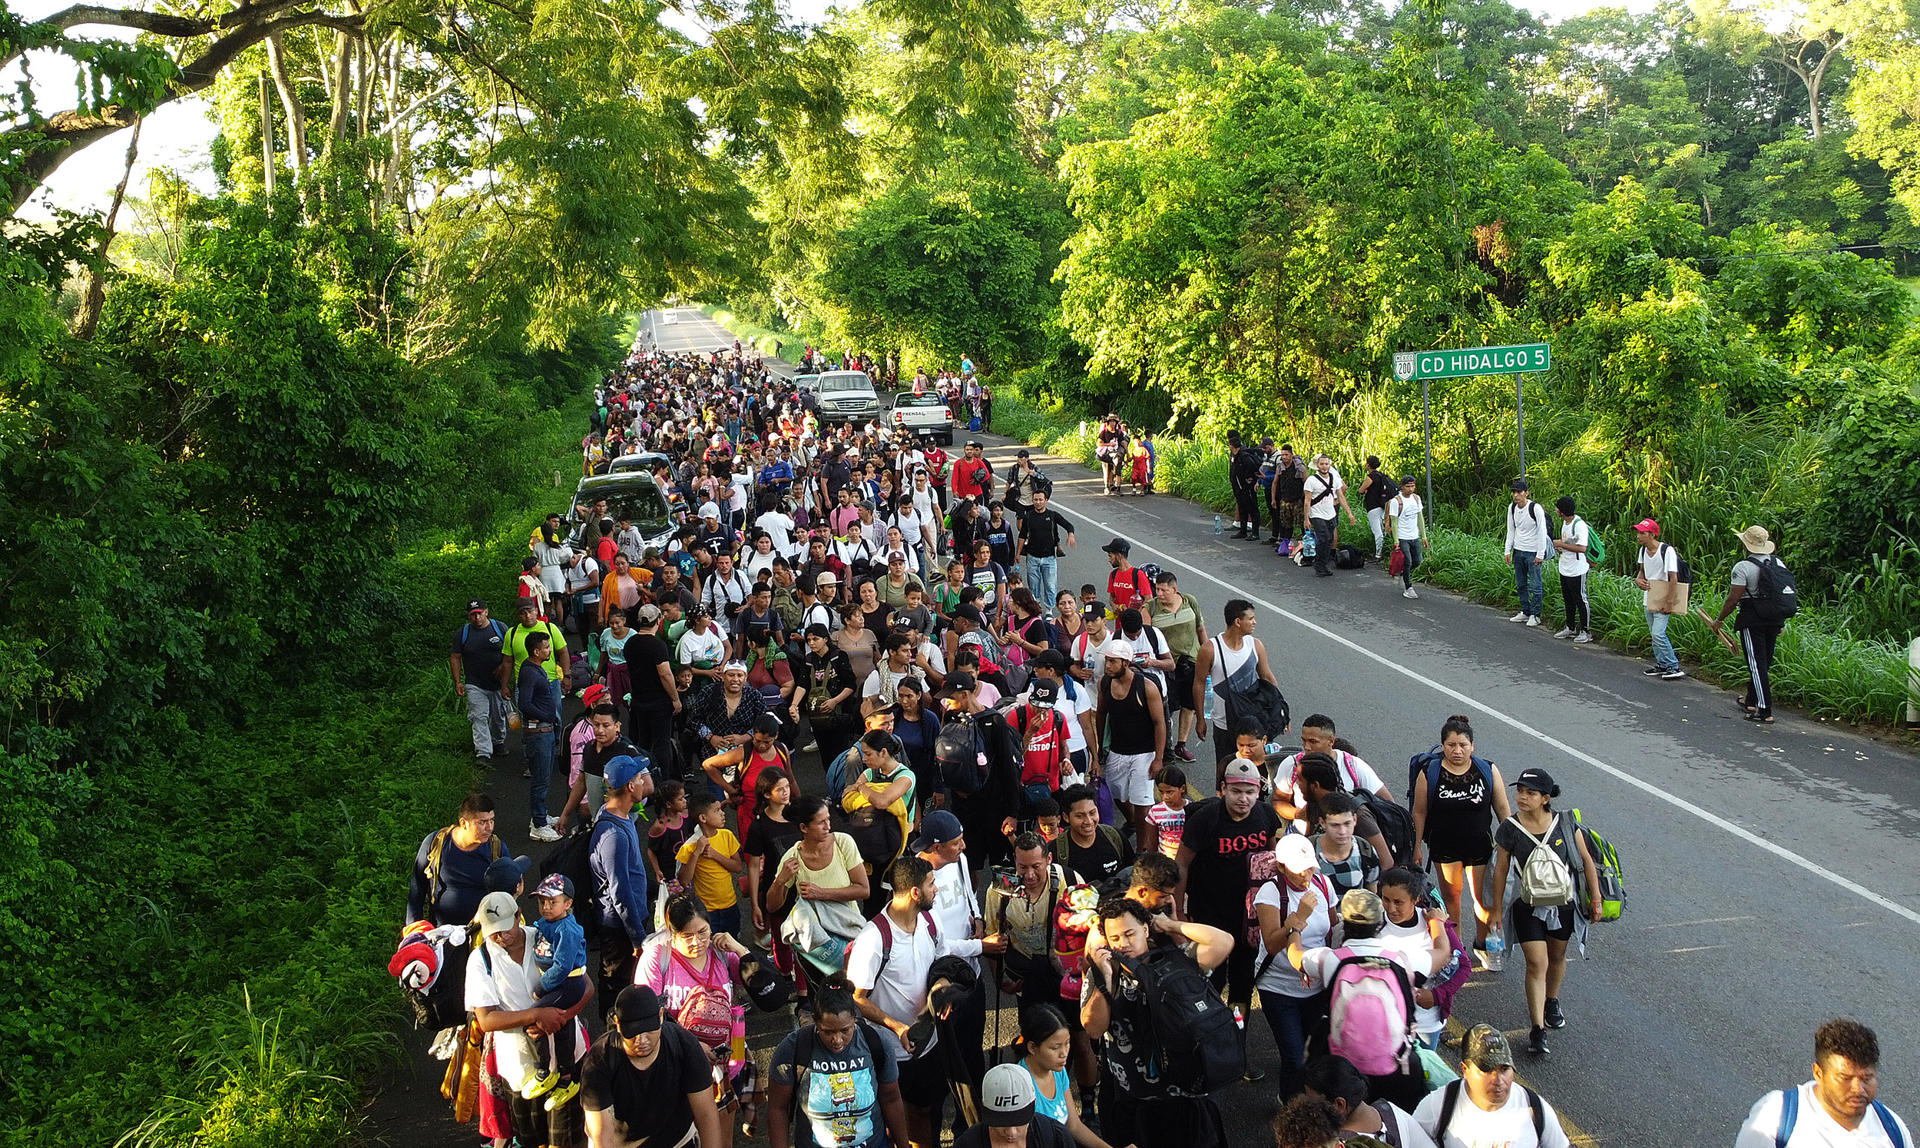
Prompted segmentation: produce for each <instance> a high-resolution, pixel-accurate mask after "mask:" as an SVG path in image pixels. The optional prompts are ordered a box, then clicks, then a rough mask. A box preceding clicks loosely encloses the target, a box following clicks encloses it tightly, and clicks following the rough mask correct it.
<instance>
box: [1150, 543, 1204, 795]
mask: <svg viewBox="0 0 1920 1148" xmlns="http://www.w3.org/2000/svg"><path fill="white" fill-rule="evenodd" d="M1147 617H1148V619H1150V620H1151V621H1152V622H1153V624H1154V626H1155V627H1156V628H1157V629H1159V631H1160V633H1161V635H1162V636H1164V637H1165V638H1166V640H1167V649H1168V650H1169V651H1171V652H1172V654H1173V673H1172V675H1171V676H1170V677H1169V679H1168V681H1167V704H1168V705H1170V706H1172V707H1173V708H1174V709H1176V710H1178V711H1179V713H1180V718H1179V726H1180V728H1179V731H1178V732H1177V733H1176V734H1175V735H1174V741H1173V756H1175V757H1177V758H1179V759H1180V760H1181V761H1192V760H1193V751H1192V750H1190V749H1188V748H1187V739H1188V738H1190V737H1192V736H1193V722H1194V708H1193V671H1194V666H1195V665H1196V664H1197V662H1198V660H1199V657H1200V647H1201V646H1204V645H1206V643H1207V624H1206V623H1205V622H1203V621H1201V620H1200V603H1199V601H1198V600H1196V599H1195V598H1194V596H1193V595H1191V594H1183V593H1181V592H1180V580H1179V578H1178V577H1176V576H1175V575H1174V573H1173V571H1171V570H1162V571H1161V572H1160V578H1159V580H1158V581H1156V582H1155V583H1154V584H1153V598H1152V599H1151V600H1149V601H1148V603H1147ZM1171 724H1172V723H1169V725H1171Z"/></svg>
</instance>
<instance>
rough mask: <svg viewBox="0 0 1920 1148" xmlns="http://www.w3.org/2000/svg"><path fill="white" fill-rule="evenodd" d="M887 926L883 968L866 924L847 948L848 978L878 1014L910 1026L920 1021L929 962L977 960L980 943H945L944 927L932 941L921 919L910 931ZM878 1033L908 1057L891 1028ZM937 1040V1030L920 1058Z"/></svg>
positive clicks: (873, 928) (874, 928) (873, 931)
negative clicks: (951, 957) (889, 942)
mask: <svg viewBox="0 0 1920 1148" xmlns="http://www.w3.org/2000/svg"><path fill="white" fill-rule="evenodd" d="M881 911H882V912H885V910H881ZM888 924H889V926H890V927H891V929H892V933H893V946H892V951H891V952H890V953H888V955H887V960H886V964H885V965H884V966H883V965H882V964H881V962H880V953H881V938H880V926H878V925H876V924H874V923H873V922H872V921H868V922H867V923H866V925H865V926H864V927H863V928H861V930H860V935H859V936H857V937H855V938H854V939H853V944H852V945H851V946H849V947H848V949H847V979H848V980H850V981H852V982H853V987H854V988H856V989H863V990H865V991H866V992H867V993H868V994H870V995H871V996H872V997H873V1003H874V1004H875V1005H878V1006H879V1008H880V1011H881V1012H883V1013H885V1014H886V1015H888V1016H890V1017H892V1018H893V1019H895V1020H897V1021H900V1022H902V1023H903V1024H907V1025H909V1026H911V1025H912V1024H913V1023H914V1022H915V1021H917V1020H919V1019H920V1012H921V1010H922V1009H924V1008H926V1006H927V972H928V970H930V969H932V968H933V961H934V958H935V957H940V956H944V955H946V954H947V953H956V954H958V955H960V956H965V957H977V956H979V955H980V942H979V941H975V940H959V941H949V940H948V939H947V935H946V930H944V929H942V930H941V932H940V940H937V941H936V940H934V938H933V930H932V929H929V928H928V927H927V922H926V918H925V917H922V918H921V920H920V922H919V924H918V926H917V927H916V928H915V929H914V930H913V932H912V933H908V932H907V931H906V930H905V929H903V928H901V927H900V926H899V925H898V924H897V923H895V922H893V921H891V920H889V921H888ZM880 1033H881V1036H882V1038H883V1039H884V1040H886V1041H887V1042H888V1043H889V1044H890V1045H892V1046H893V1053H894V1055H895V1056H898V1057H899V1058H900V1059H902V1060H905V1059H908V1058H907V1054H906V1049H905V1048H904V1047H902V1046H901V1044H900V1038H899V1037H897V1036H895V1035H894V1034H893V1030H892V1029H888V1028H885V1027H882V1028H881V1029H880ZM938 1042H939V1035H938V1030H937V1029H936V1030H935V1034H934V1036H932V1037H929V1038H928V1040H927V1043H926V1044H925V1045H924V1046H922V1048H921V1049H920V1054H921V1055H923V1056H924V1055H925V1054H926V1053H927V1052H928V1051H930V1050H931V1049H932V1048H933V1046H934V1045H935V1044H937V1043H938Z"/></svg>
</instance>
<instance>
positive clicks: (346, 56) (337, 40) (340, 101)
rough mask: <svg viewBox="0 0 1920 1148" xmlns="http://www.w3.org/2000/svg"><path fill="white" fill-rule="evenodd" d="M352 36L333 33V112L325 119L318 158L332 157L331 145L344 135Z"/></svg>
mask: <svg viewBox="0 0 1920 1148" xmlns="http://www.w3.org/2000/svg"><path fill="white" fill-rule="evenodd" d="M352 70H353V37H351V36H349V35H347V34H346V33H345V32H335V33H334V34H333V82H332V83H331V84H329V85H328V87H329V88H331V89H332V95H333V114H332V115H331V116H330V117H329V118H328V120H327V145H326V147H325V148H323V149H322V150H321V152H320V158H322V159H332V158H333V145H335V144H337V143H339V142H340V141H341V140H342V139H344V138H345V137H346V131H347V107H348V101H350V100H351V99H353V83H352V77H351V73H352Z"/></svg>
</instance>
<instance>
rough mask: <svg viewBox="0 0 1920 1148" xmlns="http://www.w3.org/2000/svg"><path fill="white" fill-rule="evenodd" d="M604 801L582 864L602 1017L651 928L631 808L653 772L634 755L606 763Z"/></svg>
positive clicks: (628, 979)
mask: <svg viewBox="0 0 1920 1148" xmlns="http://www.w3.org/2000/svg"><path fill="white" fill-rule="evenodd" d="M606 780H607V804H606V807H605V808H604V809H603V810H602V811H601V816H600V817H598V818H596V819H595V820H594V823H593V837H592V839H591V840H590V841H589V842H588V853H587V865H588V868H589V869H591V870H592V872H593V880H594V884H595V886H597V887H598V889H599V892H600V984H599V995H600V1009H601V1014H600V1015H601V1016H603V1017H604V1016H605V1015H606V1012H607V1010H608V1009H611V1008H612V1007H613V1002H614V999H615V997H616V996H617V995H618V994H619V992H620V989H621V988H622V987H623V986H626V985H630V984H632V983H633V970H634V965H635V963H636V961H637V954H638V953H639V951H640V946H641V944H642V943H644V942H645V941H646V939H647V937H648V935H649V934H651V933H652V932H653V914H652V912H651V911H650V910H651V908H652V895H651V894H652V887H651V885H650V884H649V882H648V878H647V865H646V861H645V849H644V847H643V846H642V844H641V841H640V830H639V827H638V826H636V825H635V824H634V820H633V811H634V807H635V806H637V805H639V804H640V803H641V802H643V801H645V800H646V799H647V797H648V796H649V795H650V794H652V793H653V774H652V773H650V772H649V771H648V769H647V765H646V763H645V762H643V761H641V760H640V759H639V758H637V757H631V756H621V757H616V758H614V759H613V760H612V761H609V762H607V764H606Z"/></svg>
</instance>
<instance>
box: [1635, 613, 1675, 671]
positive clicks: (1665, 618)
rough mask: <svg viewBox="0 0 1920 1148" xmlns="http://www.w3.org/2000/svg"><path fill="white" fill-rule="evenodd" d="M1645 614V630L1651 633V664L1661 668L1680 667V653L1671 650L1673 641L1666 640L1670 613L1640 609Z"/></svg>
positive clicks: (1671, 616)
mask: <svg viewBox="0 0 1920 1148" xmlns="http://www.w3.org/2000/svg"><path fill="white" fill-rule="evenodd" d="M1642 612H1643V613H1645V614H1646V616H1647V632H1648V633H1649V634H1652V635H1653V664H1654V665H1656V666H1658V667H1660V668H1661V669H1663V670H1677V669H1679V668H1680V655H1679V654H1676V653H1674V652H1673V643H1672V642H1669V641H1667V623H1668V622H1669V621H1670V620H1672V618H1673V615H1672V614H1656V613H1654V612H1653V611H1652V610H1645V611H1642Z"/></svg>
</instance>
